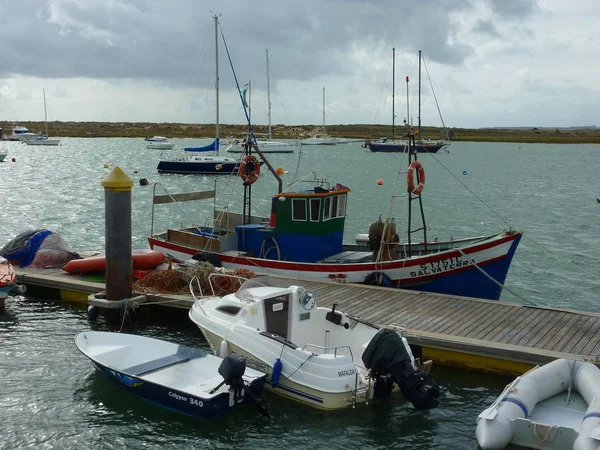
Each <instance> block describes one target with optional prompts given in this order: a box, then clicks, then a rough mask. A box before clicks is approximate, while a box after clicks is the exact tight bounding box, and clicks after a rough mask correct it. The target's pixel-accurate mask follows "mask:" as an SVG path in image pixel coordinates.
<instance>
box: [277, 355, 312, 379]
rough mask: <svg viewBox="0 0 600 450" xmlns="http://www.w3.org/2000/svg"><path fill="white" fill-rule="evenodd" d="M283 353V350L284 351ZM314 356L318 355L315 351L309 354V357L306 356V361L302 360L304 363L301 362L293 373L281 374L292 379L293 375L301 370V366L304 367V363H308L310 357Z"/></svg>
mask: <svg viewBox="0 0 600 450" xmlns="http://www.w3.org/2000/svg"><path fill="white" fill-rule="evenodd" d="M282 353H283V352H282ZM313 356H316V355H315V353H311V354H310V355H308V358H306V359H305V360H304V361H302V364H300V365H299V366H298V367H297V368H296V370H294V371H293V372H292V373H291V374H289V375H283V373H282V374H281V375H283V376H284V377H286V378H287V379H288V380H291V378H292V375H294V374H295V373H296V372H298V370H300V367H302V366H303V365H304V363H306V362H307V361H308V360H309V359H310V358H312V357H313Z"/></svg>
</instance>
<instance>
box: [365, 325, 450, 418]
mask: <svg viewBox="0 0 600 450" xmlns="http://www.w3.org/2000/svg"><path fill="white" fill-rule="evenodd" d="M362 361H363V363H364V365H365V367H366V368H367V369H370V371H371V375H372V376H373V378H374V379H375V384H374V387H373V393H374V396H375V397H382V396H386V395H389V394H390V393H391V391H392V386H393V383H396V384H397V385H398V387H399V388H400V390H401V391H402V393H403V394H404V396H405V397H406V398H407V399H408V400H410V402H411V403H412V404H413V406H414V407H415V408H417V409H432V408H436V407H437V406H438V405H439V404H440V400H439V397H440V389H439V387H438V386H437V385H436V384H435V382H434V381H433V377H432V376H431V374H430V373H425V372H421V371H417V370H415V368H414V367H413V365H412V362H411V360H410V356H409V354H408V352H407V350H406V347H405V346H404V341H403V340H402V338H401V337H400V335H398V333H396V332H395V331H392V330H389V329H387V328H382V329H381V330H379V331H378V332H377V334H376V335H375V336H373V339H371V342H369V345H368V346H367V348H366V349H365V351H364V353H363V355H362Z"/></svg>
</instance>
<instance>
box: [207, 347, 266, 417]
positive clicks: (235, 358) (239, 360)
mask: <svg viewBox="0 0 600 450" xmlns="http://www.w3.org/2000/svg"><path fill="white" fill-rule="evenodd" d="M245 372H246V358H244V357H243V356H241V355H238V354H237V353H230V354H229V355H227V356H226V357H225V358H223V361H221V364H220V365H219V375H221V376H222V377H223V382H221V383H220V384H219V386H217V387H216V388H214V389H213V390H212V391H211V393H213V392H216V391H217V390H218V389H219V387H221V386H222V385H223V384H227V385H228V386H230V387H231V388H232V389H233V392H234V394H233V398H234V401H235V402H236V403H238V402H241V401H242V400H243V399H244V388H245V389H246V392H247V393H248V396H249V397H250V399H251V400H252V403H253V404H254V406H255V407H256V408H257V409H258V410H259V411H260V413H261V414H262V415H264V416H266V417H269V418H270V417H271V416H270V415H269V411H268V410H267V408H266V407H265V406H264V405H263V402H262V399H261V398H260V394H261V392H262V389H263V386H264V379H260V380H259V379H255V380H254V381H252V382H251V383H250V384H246V383H245V382H244V379H243V378H242V377H243V376H244V373H245Z"/></svg>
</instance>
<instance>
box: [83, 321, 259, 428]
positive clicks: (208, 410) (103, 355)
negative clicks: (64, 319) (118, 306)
mask: <svg viewBox="0 0 600 450" xmlns="http://www.w3.org/2000/svg"><path fill="white" fill-rule="evenodd" d="M75 345H76V346H77V348H78V350H79V351H80V352H81V353H83V354H84V355H85V356H87V357H88V358H89V359H90V360H91V361H92V363H93V364H94V366H95V368H96V369H97V370H98V371H100V372H101V373H103V374H105V375H106V376H107V377H108V379H109V380H110V381H111V382H112V383H113V384H115V385H116V386H118V387H120V388H122V389H124V390H126V391H128V392H130V393H131V394H134V395H136V396H138V397H140V398H142V399H144V400H147V401H150V402H152V403H154V404H157V405H159V406H162V407H163V408H167V409H170V410H174V411H177V412H180V413H182V414H187V415H190V416H196V417H201V418H206V419H208V418H211V417H215V416H217V415H220V414H223V413H225V412H226V411H228V410H229V409H230V408H232V407H235V406H237V405H240V404H242V403H255V404H256V405H257V406H258V407H261V408H262V406H261V404H260V403H261V400H260V395H261V393H262V389H263V385H264V380H265V376H266V375H265V374H264V373H260V372H258V371H256V370H253V369H246V362H245V360H244V359H243V358H241V357H240V356H238V355H234V354H230V355H227V356H225V357H224V359H222V358H218V357H216V356H213V355H211V354H209V353H207V352H206V351H204V350H201V349H196V348H191V347H186V346H183V345H178V344H175V343H172V342H167V341H162V340H159V339H152V338H147V337H143V336H136V335H132V334H125V333H112V332H104V331H85V332H82V333H79V334H78V335H77V336H76V337H75ZM263 409H264V408H263ZM261 412H262V411H261ZM263 413H264V412H263Z"/></svg>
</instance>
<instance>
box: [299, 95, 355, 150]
mask: <svg viewBox="0 0 600 450" xmlns="http://www.w3.org/2000/svg"><path fill="white" fill-rule="evenodd" d="M344 141H345V140H343V139H340V138H334V137H331V136H328V135H327V134H326V133H325V88H323V134H321V135H313V136H311V137H309V138H306V139H302V140H301V141H300V144H301V145H337V144H341V143H343V142H344Z"/></svg>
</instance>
